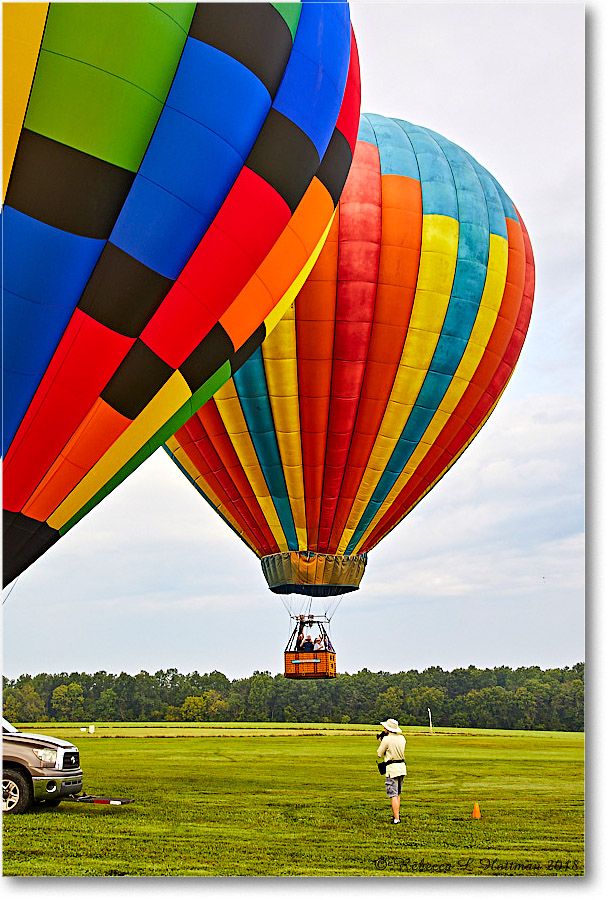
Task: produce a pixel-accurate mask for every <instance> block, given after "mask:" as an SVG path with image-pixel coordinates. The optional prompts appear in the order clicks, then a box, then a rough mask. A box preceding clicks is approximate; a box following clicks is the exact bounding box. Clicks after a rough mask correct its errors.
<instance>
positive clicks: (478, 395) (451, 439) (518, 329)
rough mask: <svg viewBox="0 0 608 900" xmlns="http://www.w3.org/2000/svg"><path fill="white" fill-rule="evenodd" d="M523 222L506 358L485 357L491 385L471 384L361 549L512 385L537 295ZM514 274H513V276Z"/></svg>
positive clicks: (388, 525)
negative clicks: (519, 271) (521, 272)
mask: <svg viewBox="0 0 608 900" xmlns="http://www.w3.org/2000/svg"><path fill="white" fill-rule="evenodd" d="M518 222H519V223H520V224H521V237H522V241H523V249H524V254H525V274H524V280H523V283H522V282H520V287H521V293H520V294H518V293H517V292H511V296H510V298H509V297H508V298H507V302H508V303H510V305H511V309H513V308H515V310H516V313H515V315H516V320H515V323H514V325H513V329H512V331H511V337H510V340H509V343H508V346H507V348H506V349H505V351H504V357H503V360H502V361H501V359H500V358H499V357H498V356H497V354H496V352H495V351H494V350H493V349H488V350H486V352H485V353H484V358H483V360H482V362H481V363H480V365H479V366H478V369H477V372H476V377H477V380H478V381H479V379H480V374H479V373H481V372H483V373H484V374H483V375H482V376H481V378H482V382H483V383H485V384H487V385H488V389H487V390H486V391H481V392H480V391H479V390H478V389H477V388H476V384H475V382H474V381H472V382H471V383H470V384H469V386H468V387H467V389H466V391H465V392H464V394H463V396H462V398H461V400H460V402H459V403H458V405H457V407H456V409H455V412H454V415H453V416H452V417H451V419H450V420H449V421H448V423H447V424H446V426H445V427H444V428H443V430H442V432H441V434H440V436H439V438H438V440H437V450H436V452H435V454H434V455H432V454H428V455H427V457H426V458H425V459H424V461H423V462H422V464H421V465H420V466H419V467H418V469H417V470H416V471H415V472H414V473H413V474H412V475H411V476H410V478H409V479H408V480H407V482H406V484H405V486H404V488H403V490H402V491H401V493H400V495H399V497H398V498H397V499H396V501H395V502H394V504H393V507H392V509H390V510H389V511H388V513H387V514H385V516H384V517H383V518H382V519H381V520H380V521H379V522H378V523H377V524H376V525H375V527H374V529H373V531H371V532H370V531H369V530H368V534H367V536H364V539H362V540H361V541H360V543H359V546H360V547H361V548H365V549H366V550H367V549H370V548H371V547H373V546H375V545H376V544H377V543H378V541H379V540H381V539H382V538H383V537H384V536H385V535H386V534H388V532H389V531H391V530H392V529H393V528H394V527H395V526H396V525H397V524H398V523H399V522H400V521H401V519H403V518H404V516H406V515H407V514H408V513H409V512H410V511H411V510H412V509H413V508H414V506H416V505H417V504H418V503H419V502H420V500H421V499H422V498H423V497H424V496H425V495H426V494H427V493H428V492H429V491H430V490H431V489H432V488H433V487H434V486H435V485H436V484H437V482H438V481H439V480H440V479H441V478H442V477H443V475H444V474H445V473H446V472H447V471H448V469H449V468H451V467H452V465H453V464H454V463H455V462H456V461H457V460H458V459H459V458H460V456H461V455H462V453H463V452H464V450H465V449H466V448H467V447H468V446H469V444H470V443H471V441H472V440H473V438H474V437H475V436H476V435H477V434H478V433H479V431H480V429H481V428H482V427H483V425H484V424H485V422H486V421H487V419H488V418H489V416H490V414H491V413H492V411H493V409H494V408H495V406H496V403H497V402H498V399H499V398H500V396H501V395H502V392H503V391H504V389H505V387H506V385H507V382H508V380H509V378H510V376H511V374H512V372H513V368H514V366H515V364H516V362H517V359H518V357H519V353H520V351H521V348H522V346H523V341H524V338H525V334H526V331H527V328H528V324H529V321H530V315H531V311H532V301H533V295H534V260H533V256H532V248H531V245H530V241H529V237H528V235H527V232H526V230H525V226H524V224H523V222H522V221H521V219H519V218H518ZM514 231H515V229H512V228H510V233H511V238H512V246H513V245H514V246H515V247H517V245H518V243H519V242H518V241H517V239H516V236H515V235H514ZM517 268H519V266H518V267H517ZM511 277H512V278H513V274H512V275H511ZM503 303H504V300H503ZM512 315H513V314H512V312H511V313H508V318H510V319H512ZM491 345H492V337H490V340H489V342H488V348H491ZM507 358H508V359H509V364H508V365H506V364H505V361H506V359H507ZM486 360H489V361H490V364H491V366H492V368H490V369H488V366H487V364H485V365H484V362H485V361H486ZM492 372H493V374H492ZM488 382H489V383H488ZM444 448H445V449H444Z"/></svg>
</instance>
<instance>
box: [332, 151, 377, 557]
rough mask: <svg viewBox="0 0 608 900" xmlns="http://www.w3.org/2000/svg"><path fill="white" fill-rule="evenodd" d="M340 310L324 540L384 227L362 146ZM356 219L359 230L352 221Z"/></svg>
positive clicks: (348, 206) (343, 244)
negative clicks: (353, 225)
mask: <svg viewBox="0 0 608 900" xmlns="http://www.w3.org/2000/svg"><path fill="white" fill-rule="evenodd" d="M340 203H341V208H342V215H341V217H340V226H339V230H338V246H339V256H338V269H337V276H336V288H337V297H336V307H335V309H336V312H335V326H334V348H335V352H334V355H333V365H332V375H331V396H330V403H329V421H328V427H327V444H326V451H325V471H324V476H323V505H322V508H321V520H320V523H319V544H320V546H322V547H324V546H326V544H327V541H328V540H329V537H330V534H331V528H332V524H333V519H334V515H335V511H336V506H337V503H338V498H339V496H340V488H341V485H342V480H343V477H344V469H345V466H346V461H347V458H348V452H349V448H350V444H351V435H352V430H353V427H354V424H355V419H356V415H357V409H358V406H359V399H360V396H361V389H362V384H363V379H364V375H365V364H366V360H367V355H368V350H369V341H370V336H371V330H372V323H373V319H374V305H375V301H376V284H377V281H378V265H379V258H380V239H381V229H382V216H381V182H380V168H379V161H378V154H377V152H376V151H375V148H373V147H371V146H370V145H369V144H366V143H361V144H359V145H358V146H357V149H356V151H355V155H354V157H353V163H352V166H351V172H350V174H349V178H348V180H347V183H346V185H345V187H344V191H343V193H342V196H341V198H340ZM353 221H357V222H358V223H359V226H360V227H359V228H357V229H356V230H354V229H353V228H352V227H351V226H350V223H351V222H353Z"/></svg>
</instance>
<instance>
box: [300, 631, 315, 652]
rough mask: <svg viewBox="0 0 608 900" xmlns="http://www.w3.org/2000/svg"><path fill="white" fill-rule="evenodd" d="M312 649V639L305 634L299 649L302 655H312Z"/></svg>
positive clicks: (313, 646)
mask: <svg viewBox="0 0 608 900" xmlns="http://www.w3.org/2000/svg"><path fill="white" fill-rule="evenodd" d="M314 649H315V645H314V644H313V642H312V638H311V636H310V635H309V634H307V635H306V638H305V639H304V641H303V643H302V646H301V647H300V650H301V651H302V652H303V653H312V652H313V650H314Z"/></svg>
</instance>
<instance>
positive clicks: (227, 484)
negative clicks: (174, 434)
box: [178, 401, 278, 552]
mask: <svg viewBox="0 0 608 900" xmlns="http://www.w3.org/2000/svg"><path fill="white" fill-rule="evenodd" d="M184 433H185V434H186V435H189V437H190V445H188V444H187V443H186V442H185V441H184V439H183V438H182V435H183V434H184ZM178 437H179V439H180V441H182V442H183V443H184V446H187V447H188V449H189V452H190V448H191V447H192V446H193V442H194V444H195V449H196V453H197V454H198V455H200V456H202V464H203V467H201V468H200V472H201V474H202V473H204V472H205V471H206V469H205V466H206V467H207V468H209V467H210V468H211V470H212V471H213V474H214V477H215V480H216V482H218V483H219V485H220V486H221V488H223V490H224V493H225V496H226V498H227V505H228V509H229V510H230V511H231V513H232V515H233V516H236V517H240V521H241V522H242V525H243V528H245V530H247V531H248V534H249V535H250V537H251V538H252V539H253V540H254V543H255V545H256V547H269V548H270V547H273V548H276V550H277V551H278V547H277V544H276V541H275V539H274V537H273V535H272V532H271V531H270V529H269V527H268V524H267V522H266V519H265V518H264V514H263V512H262V510H261V509H260V505H259V503H258V501H257V500H256V498H255V494H254V493H253V490H252V487H251V485H250V483H249V481H248V479H247V475H246V473H245V471H244V470H243V467H242V466H241V463H240V461H239V458H238V456H237V454H236V452H235V450H234V448H233V447H232V445H231V443H230V439H229V438H228V435H227V434H226V429H225V427H224V423H223V422H222V419H221V417H220V414H219V412H218V409H217V406H216V404H215V403H214V402H213V401H210V402H209V403H206V404H205V405H204V406H203V407H202V408H201V409H199V411H198V413H197V414H196V416H193V417H192V418H191V419H189V420H188V422H186V424H185V425H184V427H183V428H181V429H180V430H179V432H178ZM186 440H187V438H186ZM191 459H192V461H193V462H194V463H196V462H197V458H195V456H194V455H191ZM270 552H273V551H270Z"/></svg>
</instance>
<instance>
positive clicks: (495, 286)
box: [358, 235, 508, 546]
mask: <svg viewBox="0 0 608 900" xmlns="http://www.w3.org/2000/svg"><path fill="white" fill-rule="evenodd" d="M507 253H508V248H507V244H506V241H505V240H504V239H503V238H501V237H498V236H496V235H491V236H490V255H489V259H488V277H487V278H486V283H485V287H484V292H483V296H482V299H481V304H480V308H479V312H478V314H477V318H476V320H475V325H474V327H473V329H472V331H471V336H470V339H469V343H468V345H467V348H466V351H465V353H464V354H463V356H462V359H461V361H460V365H459V366H458V369H457V370H456V372H455V375H454V378H453V379H452V381H451V383H450V385H449V387H448V390H447V391H446V393H445V395H444V397H443V399H442V401H441V403H440V405H439V407H438V409H437V412H436V413H435V415H434V416H433V419H432V421H431V422H430V424H429V426H428V428H427V429H426V431H425V432H424V434H423V435H422V437H421V439H420V441H419V443H418V445H417V446H416V447H415V449H414V451H413V452H412V454H411V456H410V458H409V459H408V460H407V465H405V466H404V469H403V471H402V473H401V474H400V475H399V477H398V478H397V480H396V481H395V483H394V485H393V487H392V488H391V490H390V491H389V492H388V494H387V496H386V498H385V499H384V502H383V503H382V505H381V507H380V508H379V510H378V512H377V513H376V515H375V516H374V518H373V519H372V521H371V522H370V524H369V525H368V527H367V528H366V530H365V532H364V533H363V534H362V535H361V536H360V538H359V541H358V544H359V545H360V546H363V545H367V543H368V536H369V535H370V533H371V532H372V531H374V529H375V528H376V525H377V524H378V522H379V521H380V520H381V519H382V517H383V516H384V515H385V514H386V512H387V510H388V509H389V508H390V507H391V506H392V505H393V504H394V503H395V502H396V498H397V497H398V496H399V495H400V494H401V492H402V491H403V489H404V487H405V485H406V484H410V485H411V484H412V483H413V482H415V480H416V479H417V478H419V477H420V476H419V474H418V472H419V470H420V468H421V466H422V463H423V461H424V460H425V458H426V457H427V454H432V453H433V452H436V449H437V448H441V447H442V446H443V442H442V439H441V434H442V431H443V429H444V426H445V425H446V423H447V422H448V421H449V420H450V418H451V416H452V415H453V413H454V411H455V410H456V408H457V406H458V404H459V402H460V400H461V399H462V397H463V395H464V393H465V391H466V390H467V388H468V386H469V384H470V382H471V380H472V379H473V377H474V374H475V369H476V368H477V366H478V365H479V363H480V361H481V359H482V357H483V354H484V349H485V347H486V346H487V344H488V341H489V339H490V335H491V333H492V330H493V328H494V325H495V323H496V318H497V313H498V307H499V306H500V301H501V299H502V296H503V292H504V285H505V280H506V271H507ZM429 458H430V457H429Z"/></svg>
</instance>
